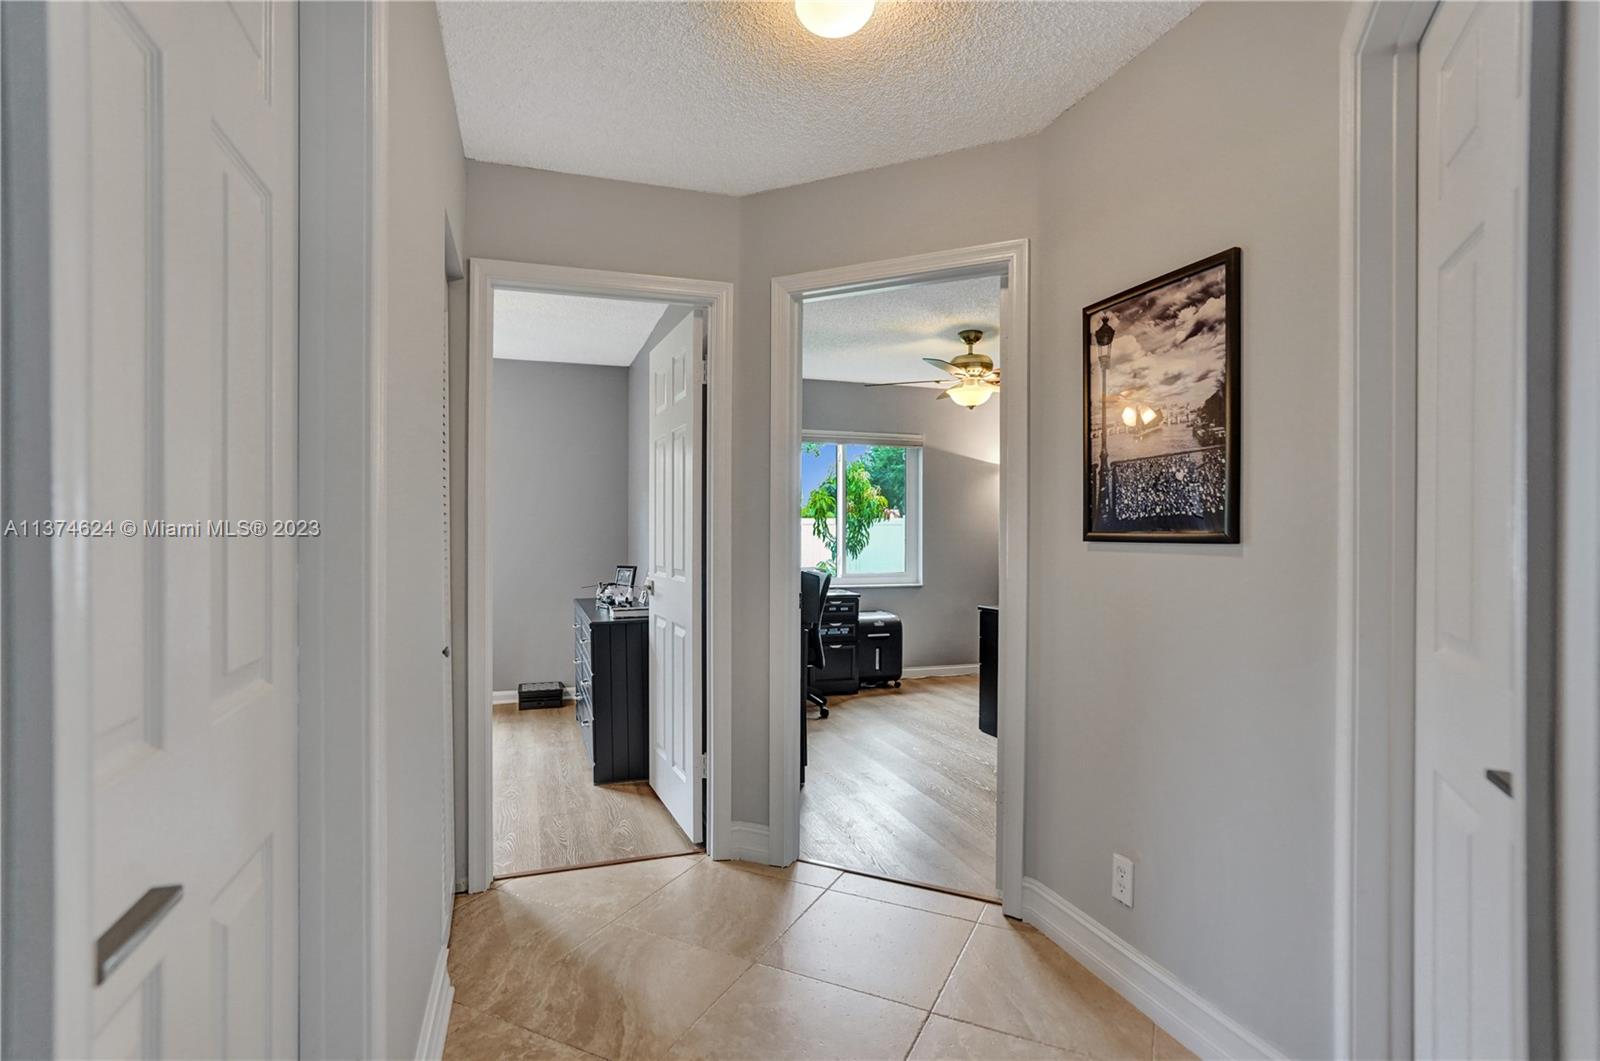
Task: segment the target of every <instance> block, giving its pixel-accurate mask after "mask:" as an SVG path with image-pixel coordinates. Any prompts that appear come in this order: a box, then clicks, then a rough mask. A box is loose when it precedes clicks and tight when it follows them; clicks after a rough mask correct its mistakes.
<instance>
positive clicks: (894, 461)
mask: <svg viewBox="0 0 1600 1061" xmlns="http://www.w3.org/2000/svg"><path fill="white" fill-rule="evenodd" d="M799 500H800V512H799V517H800V566H802V567H817V568H821V569H822V570H824V571H831V572H832V573H833V583H834V585H836V586H919V585H921V584H922V438H921V436H913V435H872V434H840V433H837V432H827V433H813V432H809V431H808V432H806V433H805V434H804V435H803V436H802V441H801V443H800V499H799Z"/></svg>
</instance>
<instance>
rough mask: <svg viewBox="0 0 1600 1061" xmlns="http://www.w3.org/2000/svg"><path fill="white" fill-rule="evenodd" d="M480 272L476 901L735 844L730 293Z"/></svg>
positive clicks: (478, 264) (471, 844)
mask: <svg viewBox="0 0 1600 1061" xmlns="http://www.w3.org/2000/svg"><path fill="white" fill-rule="evenodd" d="M471 285H472V290H471V299H472V307H471V310H472V334H471V348H472V349H471V352H470V356H469V359H468V361H469V365H468V375H469V382H468V395H469V399H468V401H469V411H468V443H467V448H468V461H467V468H468V474H467V493H468V502H467V509H468V520H467V522H468V531H467V538H468V565H467V567H468V570H467V579H466V581H467V598H468V606H467V627H468V631H467V639H468V646H469V651H468V653H467V671H468V680H467V686H468V689H467V696H466V699H465V706H466V712H465V713H466V720H465V721H466V726H465V728H466V730H467V740H466V748H465V751H466V754H465V757H464V759H465V762H464V763H463V764H461V765H462V768H463V770H464V773H465V775H466V780H467V784H466V786H465V787H466V790H467V791H466V796H467V800H466V805H467V827H466V844H465V848H466V861H467V877H468V887H469V890H474V891H476V890H481V889H482V888H484V887H487V886H488V883H489V882H490V881H491V880H493V879H494V878H497V877H508V876H521V875H527V874H532V873H543V872H548V871H552V870H559V869H570V868H573V867H576V866H591V865H598V864H605V863H612V862H619V861H630V860H634V859H639V858H656V857H663V856H668V855H676V854H683V853H687V852H691V851H696V850H698V849H699V847H700V846H701V845H704V844H707V843H708V841H709V842H710V844H711V845H712V846H715V845H716V843H717V840H718V832H719V830H718V829H717V827H716V824H715V821H716V818H717V817H718V814H719V813H721V812H723V811H724V808H725V802H724V803H722V804H720V805H719V801H718V800H717V798H716V795H715V793H716V789H717V784H718V781H719V780H720V779H719V778H718V776H717V775H718V773H719V772H720V767H721V763H722V761H723V760H722V759H721V758H720V757H719V756H717V755H716V754H715V745H716V743H717V742H716V737H717V736H718V735H719V732H722V733H725V730H726V725H725V723H724V724H723V725H721V726H719V725H718V722H717V720H716V718H715V717H714V716H716V715H717V714H719V711H718V710H717V708H718V707H719V706H721V701H722V698H721V697H719V695H718V694H719V692H720V690H721V689H723V688H725V687H726V686H725V683H719V682H718V680H717V667H718V664H722V665H723V666H724V667H725V660H723V659H722V658H721V657H720V655H719V653H717V651H716V649H715V635H716V631H717V619H718V616H717V614H716V611H715V609H714V608H713V606H712V600H711V598H712V590H713V588H714V587H715V586H716V585H719V584H720V582H719V580H718V577H717V572H715V571H713V570H712V567H711V565H710V563H709V561H710V558H711V553H710V552H709V551H708V544H709V541H710V537H711V535H712V533H713V531H712V523H713V519H712V517H711V515H710V512H711V509H712V507H714V506H715V504H716V503H717V502H718V501H722V502H724V503H725V499H726V495H725V493H722V494H718V493H717V486H716V484H717V481H718V471H719V468H721V467H723V466H724V465H725V461H724V460H722V459H721V450H722V448H724V447H725V444H726V431H725V428H724V429H723V430H721V431H719V423H718V421H719V415H720V414H721V412H722V410H721V407H720V404H717V403H715V402H714V399H713V398H712V397H711V396H712V394H713V393H714V391H715V390H716V388H715V387H714V385H713V382H712V375H713V373H712V372H711V371H710V370H709V366H710V365H711V364H712V362H713V360H714V359H715V358H717V357H718V354H719V349H721V348H725V345H726V343H727V341H728V337H727V317H726V314H727V308H728V299H727V287H726V285H722V284H714V283H707V282H704V281H688V280H685V281H674V280H669V279H667V278H657V277H641V276H633V275H630V274H615V273H599V272H593V271H590V270H573V269H560V268H554V267H545V266H530V265H521V264H517V263H507V262H487V261H474V262H473V263H472V278H471ZM724 390H725V388H724ZM714 405H715V406H716V407H715V408H714ZM708 738H710V739H709V740H708Z"/></svg>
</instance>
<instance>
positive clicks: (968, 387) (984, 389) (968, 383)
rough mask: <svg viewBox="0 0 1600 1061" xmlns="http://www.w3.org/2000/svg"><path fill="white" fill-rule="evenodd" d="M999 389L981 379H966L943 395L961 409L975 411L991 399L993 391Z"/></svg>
mask: <svg viewBox="0 0 1600 1061" xmlns="http://www.w3.org/2000/svg"><path fill="white" fill-rule="evenodd" d="M999 389H1000V388H999V387H996V386H995V385H994V384H993V383H988V382H985V381H984V380H981V379H967V380H964V381H962V382H961V383H958V384H956V385H955V386H954V387H951V388H950V389H949V390H947V391H945V394H947V395H948V396H949V397H950V400H951V401H953V402H955V403H956V404H957V405H959V406H961V407H962V408H963V409H976V408H977V407H978V406H980V405H982V404H983V403H984V402H986V401H988V400H989V399H990V398H993V397H994V393H995V391H997V390H999Z"/></svg>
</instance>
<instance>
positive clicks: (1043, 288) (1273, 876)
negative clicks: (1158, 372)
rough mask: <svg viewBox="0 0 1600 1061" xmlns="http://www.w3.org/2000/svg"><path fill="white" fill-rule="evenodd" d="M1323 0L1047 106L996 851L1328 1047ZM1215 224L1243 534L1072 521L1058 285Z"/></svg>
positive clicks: (1072, 304) (1066, 364)
mask: <svg viewBox="0 0 1600 1061" xmlns="http://www.w3.org/2000/svg"><path fill="white" fill-rule="evenodd" d="M1346 11H1347V9H1346V8H1345V7H1344V6H1343V5H1319V4H1242V5H1232V4H1217V5H1212V4H1206V5H1203V6H1202V7H1201V8H1200V9H1199V10H1198V11H1196V12H1195V13H1194V14H1193V15H1191V16H1190V17H1189V18H1188V19H1187V20H1185V21H1184V22H1183V23H1181V24H1180V25H1179V26H1178V27H1177V28H1176V29H1174V30H1173V31H1172V32H1171V33H1169V34H1168V35H1167V36H1166V37H1164V38H1162V39H1161V40H1160V41H1158V42H1157V43H1156V44H1155V45H1154V46H1153V47H1152V48H1150V49H1149V50H1148V51H1147V52H1145V53H1144V54H1142V55H1141V56H1139V57H1138V58H1137V59H1135V60H1134V61H1133V62H1132V63H1130V64H1129V65H1128V66H1127V67H1125V68H1124V69H1123V70H1121V71H1120V72H1118V73H1117V74H1116V75H1115V76H1113V77H1112V78H1111V79H1110V80H1108V81H1107V82H1106V83H1105V84H1103V85H1101V86H1100V87H1099V88H1098V89H1096V90H1095V91H1094V92H1093V93H1091V94H1090V95H1089V96H1088V97H1087V98H1086V99H1084V100H1083V101H1082V102H1080V103H1079V104H1078V105H1077V106H1075V107H1073V108H1072V109H1071V110H1069V111H1068V112H1067V113H1066V114H1065V115H1063V116H1062V117H1061V118H1060V119H1058V120H1057V121H1056V122H1055V123H1054V124H1053V125H1051V126H1050V127H1049V128H1048V129H1047V130H1046V131H1045V133H1044V134H1043V136H1042V140H1043V159H1042V164H1043V168H1042V172H1043V185H1042V188H1041V196H1040V204H1041V216H1040V229H1039V242H1038V252H1039V255H1038V258H1037V259H1036V261H1037V267H1036V268H1037V271H1036V273H1035V278H1034V287H1033V293H1034V300H1033V305H1034V335H1035V341H1034V345H1033V350H1034V351H1035V352H1036V356H1035V362H1034V368H1033V371H1034V377H1033V381H1032V382H1033V395H1034V405H1033V409H1034V415H1033V417H1032V422H1031V432H1032V434H1031V439H1030V443H1029V447H1030V452H1031V454H1032V465H1031V467H1032V468H1033V469H1034V473H1033V478H1032V481H1031V483H1030V492H1029V506H1030V512H1029V516H1030V527H1029V531H1030V539H1031V542H1032V544H1033V548H1032V553H1031V562H1032V568H1031V569H1032V575H1033V582H1034V585H1035V586H1037V587H1039V590H1040V592H1039V593H1038V594H1037V595H1036V596H1035V597H1034V601H1035V606H1034V610H1033V613H1032V616H1031V619H1032V641H1031V643H1030V645H1029V671H1030V673H1029V692H1030V700H1029V715H1028V718H1029V729H1028V744H1029V748H1030V756H1029V770H1028V801H1027V809H1026V826H1025V828H1026V837H1025V850H1026V852H1027V860H1026V866H1025V870H1026V872H1027V874H1028V875H1029V876H1031V877H1035V878H1037V879H1039V880H1041V881H1043V882H1044V883H1046V884H1048V885H1049V886H1050V887H1051V888H1053V889H1055V890H1056V891H1057V892H1059V893H1060V894H1061V895H1063V896H1065V897H1066V898H1067V899H1069V900H1070V901H1071V902H1072V903H1074V904H1075V905H1076V906H1078V907H1079V908H1080V909H1082V910H1084V911H1086V912H1087V913H1089V914H1090V915H1091V916H1092V917H1094V918H1096V919H1097V920H1099V921H1100V922H1101V923H1102V924H1104V925H1106V926H1107V927H1108V928H1110V929H1111V930H1112V931H1114V932H1116V933H1117V934H1118V935H1119V936H1121V937H1122V938H1123V939H1126V940H1127V941H1129V942H1130V943H1132V944H1133V945H1134V946H1136V947H1138V948H1140V949H1141V950H1143V951H1144V952H1145V953H1146V954H1149V955H1150V956H1151V957H1153V958H1154V959H1155V960H1156V961H1158V962H1160V963H1161V964H1162V965H1164V966H1165V967H1166V968H1168V969H1170V970H1172V972H1173V973H1175V974H1176V975H1177V976H1178V978H1179V979H1180V980H1182V981H1183V982H1184V983H1186V984H1189V985H1190V986H1191V987H1193V988H1195V989H1196V990H1198V991H1199V992H1200V993H1201V994H1202V995H1204V996H1205V997H1206V998H1208V999H1210V1000H1211V1001H1213V1002H1215V1003H1216V1004H1218V1005H1219V1006H1220V1007H1221V1008H1222V1009H1223V1010H1224V1011H1226V1012H1227V1013H1229V1014H1230V1015H1232V1016H1233V1017H1235V1018H1237V1019H1238V1020H1240V1021H1241V1022H1242V1023H1243V1024H1245V1025H1246V1026H1247V1027H1249V1028H1251V1029H1253V1030H1254V1031H1256V1032H1258V1033H1259V1034H1261V1035H1263V1036H1265V1037H1266V1038H1267V1039H1268V1040H1269V1041H1271V1042H1273V1043H1274V1044H1275V1045H1277V1046H1278V1047H1279V1048H1281V1049H1282V1050H1284V1051H1285V1052H1287V1053H1288V1054H1289V1055H1290V1056H1297V1057H1325V1056H1327V1055H1328V1054H1329V1052H1330V1051H1331V1049H1332V1043H1333V1039H1332V1020H1331V1013H1332V999H1333V978H1332V960H1333V959H1332V949H1331V943H1332V928H1333V926H1332V922H1331V920H1330V919H1331V916H1332V910H1333V882H1332V868H1333V866H1332V857H1333V818H1334V807H1333V765H1334V764H1333V754H1332V751H1333V748H1334V744H1335V741H1334V639H1335V635H1334V619H1335V603H1336V602H1335V564H1336V556H1335V531H1336V524H1337V522H1338V519H1337V501H1338V475H1337V471H1338V469H1337V460H1336V446H1337V441H1338V434H1339V431H1338V423H1337V402H1338V391H1339V382H1338V378H1337V372H1336V369H1337V362H1338V352H1337V341H1338V331H1339V327H1338V318H1337V308H1338V291H1339V274H1338V261H1339V238H1338V220H1339V194H1338V193H1339V157H1338V149H1339V72H1338V63H1337V59H1338V56H1337V51H1338V46H1339V41H1340V37H1341V34H1342V32H1343V29H1344V24H1345V16H1346ZM1099 160H1105V161H1104V162H1101V161H1099ZM1235 245H1237V246H1239V247H1241V248H1243V251H1244V264H1243V300H1242V307H1243V322H1242V323H1243V327H1242V332H1243V370H1242V374H1241V384H1242V388H1243V391H1242V429H1243V462H1242V475H1243V483H1242V487H1243V527H1242V530H1243V534H1242V538H1243V541H1242V544H1240V545H1236V546H1214V545H1212V546H1192V547H1188V546H1177V545H1112V544H1097V545H1089V544H1086V543H1084V542H1083V541H1081V538H1080V534H1079V533H1078V527H1079V526H1080V525H1081V520H1082V505H1083V501H1082V498H1083V492H1082V491H1083V483H1082V469H1081V465H1080V463H1079V461H1078V460H1077V455H1078V453H1079V452H1081V446H1082V443H1081V441H1080V439H1081V435H1080V432H1081V429H1082V423H1081V421H1082V404H1081V389H1080V388H1081V385H1082V368H1081V362H1080V360H1079V344H1080V339H1079V335H1080V333H1081V328H1082V317H1081V307H1083V306H1085V305H1088V304H1090V303H1091V302H1094V301H1096V300H1098V299H1100V298H1103V297H1105V296H1107V295H1111V294H1114V293H1116V292H1117V291H1120V290H1122V289H1124V288H1126V287H1129V286H1132V285H1133V284H1136V283H1138V282H1140V281H1142V280H1145V279H1148V278H1150V277H1152V276H1156V275H1159V274H1161V273H1163V272H1166V271H1168V270H1170V269H1173V268H1176V267H1178V266H1180V265H1183V264H1184V263H1185V262H1190V261H1194V260H1196V259H1198V258H1201V257H1203V256H1205V255H1207V254H1210V253H1212V252H1214V251H1219V250H1222V249H1224V248H1226V247H1230V246H1235ZM1090 807H1092V808H1093V811H1092V812H1090V813H1085V811H1084V808H1090ZM1113 851H1120V852H1123V853H1124V854H1127V855H1128V856H1130V857H1131V858H1133V859H1134V860H1135V861H1136V862H1137V863H1138V892H1137V894H1138V904H1137V906H1136V907H1135V908H1134V909H1131V910H1130V909H1127V908H1125V907H1123V906H1120V905H1118V904H1117V903H1114V902H1113V901H1112V900H1111V896H1110V894H1109V888H1108V886H1107V883H1106V882H1107V880H1108V879H1109V874H1110V866H1111V853H1112V852H1113Z"/></svg>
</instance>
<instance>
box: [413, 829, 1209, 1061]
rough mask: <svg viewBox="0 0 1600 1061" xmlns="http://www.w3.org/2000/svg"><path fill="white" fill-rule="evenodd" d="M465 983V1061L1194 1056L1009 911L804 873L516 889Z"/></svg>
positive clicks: (699, 860)
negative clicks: (521, 1060)
mask: <svg viewBox="0 0 1600 1061" xmlns="http://www.w3.org/2000/svg"><path fill="white" fill-rule="evenodd" d="M450 976H451V979H452V980H453V981H454V983H455V988H456V997H455V1001H456V1005H455V1008H454V1010H453V1012H452V1013H451V1017H450V1031H449V1036H448V1038H447V1039H446V1041H445V1048H444V1053H445V1057H446V1058H447V1059H449V1061H466V1059H473V1061H477V1059H489V1058H581V1057H585V1056H589V1055H598V1056H600V1057H605V1058H616V1059H624V1058H626V1059H632V1058H658V1057H690V1058H694V1057H703V1058H905V1057H912V1058H1059V1057H1074V1056H1076V1057H1096V1058H1168V1057H1188V1056H1190V1055H1189V1054H1188V1052H1187V1051H1185V1050H1184V1049H1183V1048H1182V1047H1181V1046H1179V1045H1178V1044H1177V1043H1176V1042H1175V1041H1173V1040H1172V1039H1171V1038H1170V1037H1168V1036H1167V1035H1166V1034H1165V1033H1164V1032H1162V1031H1161V1030H1160V1029H1158V1028H1156V1027H1155V1026H1154V1025H1153V1024H1152V1023H1151V1022H1150V1020H1149V1018H1147V1017H1145V1016H1144V1014H1142V1013H1140V1012H1139V1011H1138V1010H1137V1009H1135V1008H1134V1007H1133V1006H1132V1005H1130V1004H1129V1003H1128V1002H1127V1001H1126V1000H1124V999H1123V998H1122V997H1121V996H1120V995H1118V994H1117V993H1116V992H1114V991H1112V990H1111V989H1110V988H1109V987H1107V986H1106V985H1105V984H1103V983H1101V982H1100V981H1099V980H1097V979H1096V978H1095V977H1094V976H1093V975H1092V974H1091V973H1090V972H1089V971H1088V970H1087V969H1085V968H1084V967H1083V966H1081V965H1079V964H1078V963H1077V962H1076V961H1074V960H1073V959H1072V958H1070V957H1068V956H1067V955H1066V954H1065V953H1064V952H1062V951H1061V950H1060V949H1059V948H1057V947H1056V946H1055V944H1053V943H1051V942H1050V941H1049V940H1048V939H1046V938H1045V937H1044V936H1043V935H1041V934H1040V933H1038V932H1036V931H1034V930H1033V929H1031V928H1027V927H1026V926H1023V925H1020V924H1018V923H1016V922H1010V921H1007V920H1006V919H1005V918H1004V917H1002V916H1001V915H1000V911H999V907H997V906H993V905H989V904H986V903H980V902H978V901H977V900H973V899H964V898H960V897H957V896H951V895H946V894H944V893H941V892H932V891H925V890H922V889H919V888H910V887H906V886H904V885H897V884H889V883H885V882H882V881H878V880H875V879H872V878H868V877H858V876H855V875H853V874H849V873H844V874H841V873H840V872H838V871H837V870H831V869H824V868H822V867H819V866H815V865H811V864H809V863H803V862H802V863H796V864H795V865H793V866H791V867H789V868H788V869H786V870H777V869H771V868H769V867H765V866H753V865H750V864H748V863H728V862H723V863H718V862H712V861H711V860H709V859H706V858H704V857H703V856H700V855H690V856H684V857H678V858H666V859H657V860H654V861H649V862H632V863H626V864H623V865H616V866H603V867H599V868H595V869H580V870H571V871H568V872H565V873H555V874H548V875H544V876H538V877H524V878H520V879H516V880H508V881H502V882H500V883H498V884H496V885H495V887H494V888H492V889H490V890H489V891H487V892H484V893H482V894H480V895H474V896H466V897H463V898H461V899H460V900H458V901H457V904H456V913H455V926H454V929H453V933H452V935H451V940H450Z"/></svg>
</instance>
